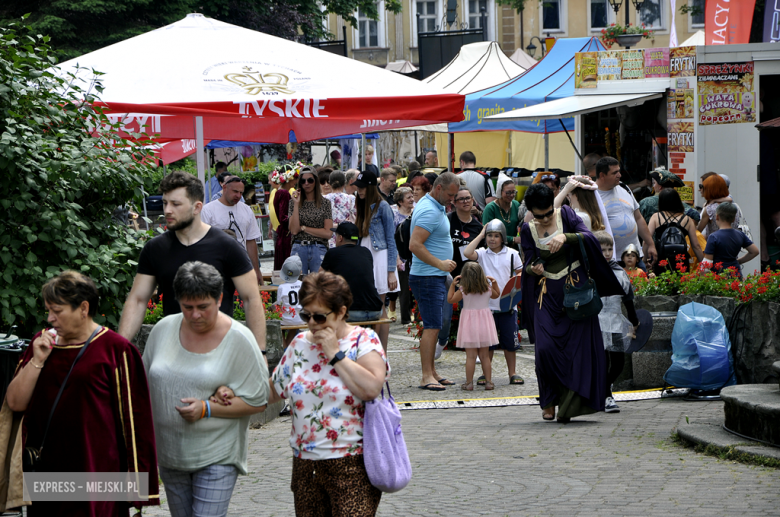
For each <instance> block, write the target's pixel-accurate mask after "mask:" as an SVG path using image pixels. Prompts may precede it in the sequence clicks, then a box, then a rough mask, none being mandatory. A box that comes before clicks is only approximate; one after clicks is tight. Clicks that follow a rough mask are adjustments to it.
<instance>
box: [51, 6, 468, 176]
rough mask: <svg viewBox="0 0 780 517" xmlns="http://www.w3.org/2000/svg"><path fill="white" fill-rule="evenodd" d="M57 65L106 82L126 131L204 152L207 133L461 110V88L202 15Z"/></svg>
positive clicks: (352, 125)
mask: <svg viewBox="0 0 780 517" xmlns="http://www.w3.org/2000/svg"><path fill="white" fill-rule="evenodd" d="M163 52H164V53H165V54H166V55H174V56H177V57H176V59H168V60H165V61H164V68H163V69H162V72H161V71H160V70H158V69H155V67H153V66H150V65H149V63H148V60H149V59H153V56H158V55H161V54H162V53H163ZM127 56H144V59H139V60H135V61H133V60H128V59H127ZM77 67H78V68H77ZM52 70H53V71H54V72H55V73H58V74H61V75H63V76H64V75H67V74H69V73H73V74H75V76H76V77H77V78H79V79H82V80H84V81H85V83H86V86H85V87H86V88H89V87H92V86H94V85H95V84H97V83H98V82H99V83H100V85H101V86H102V88H103V90H102V93H101V101H102V104H104V105H105V106H106V107H107V109H108V111H109V112H111V113H113V114H114V115H113V116H114V117H115V118H117V119H119V120H121V121H122V125H123V129H124V130H125V131H126V132H127V133H130V132H139V133H146V134H148V135H158V138H160V139H161V141H165V140H177V139H195V140H196V146H197V148H198V149H202V148H203V141H204V140H235V141H256V142H270V143H288V142H304V141H311V140H317V139H320V138H325V137H332V136H336V135H345V134H353V133H363V132H366V131H375V130H377V129H380V128H381V129H386V128H402V127H407V126H415V125H420V124H429V123H438V122H452V121H456V120H460V119H461V118H462V117H463V113H462V109H463V100H464V98H463V96H462V95H459V94H453V93H445V92H442V91H441V90H439V89H437V88H435V87H432V86H430V85H427V84H424V83H420V82H419V81H416V80H414V79H410V78H408V77H404V76H403V75H401V74H396V73H393V72H390V71H386V70H383V69H380V68H377V67H374V66H371V65H367V64H364V63H361V62H359V61H355V60H352V59H347V58H344V57H341V56H337V55H335V54H332V53H329V52H326V51H322V50H318V49H316V48H312V47H309V46H306V45H302V44H299V43H295V42H292V41H288V40H284V39H281V38H276V37H274V36H270V35H268V34H263V33H260V32H256V31H252V30H249V29H244V28H241V27H237V26H235V25H230V24H227V23H223V22H219V21H217V20H213V19H209V18H206V17H205V16H203V15H200V14H190V15H188V16H187V17H186V18H184V19H183V20H180V21H178V22H176V23H173V24H171V25H168V26H165V27H162V28H160V29H157V30H154V31H151V32H148V33H146V34H142V35H140V36H136V37H134V38H130V39H127V40H124V41H121V42H119V43H116V44H114V45H111V46H108V47H105V48H103V49H100V50H97V51H94V52H91V53H89V54H85V55H83V56H80V57H79V58H78V59H73V60H71V61H67V62H65V63H62V64H60V65H59V66H58V67H56V68H54V69H52ZM93 70H96V71H99V72H100V73H101V74H100V75H99V76H98V75H95V74H94V73H93ZM338 77H349V78H351V79H353V80H344V81H340V80H334V78H338ZM196 157H197V161H198V172H199V176H200V178H201V180H204V179H205V167H204V160H203V153H197V154H196Z"/></svg>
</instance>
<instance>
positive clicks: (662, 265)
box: [658, 259, 669, 267]
mask: <svg viewBox="0 0 780 517" xmlns="http://www.w3.org/2000/svg"><path fill="white" fill-rule="evenodd" d="M658 265H659V266H661V267H666V266H668V265H669V261H668V260H666V259H664V260H662V261H661V262H659V263H658Z"/></svg>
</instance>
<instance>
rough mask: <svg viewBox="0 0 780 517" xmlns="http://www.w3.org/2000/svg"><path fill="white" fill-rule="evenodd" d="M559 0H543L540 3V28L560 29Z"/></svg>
mask: <svg viewBox="0 0 780 517" xmlns="http://www.w3.org/2000/svg"><path fill="white" fill-rule="evenodd" d="M562 25H563V24H562V23H561V0H544V2H543V3H542V29H544V30H560V29H561V27H562Z"/></svg>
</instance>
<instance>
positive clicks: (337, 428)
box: [269, 272, 390, 517]
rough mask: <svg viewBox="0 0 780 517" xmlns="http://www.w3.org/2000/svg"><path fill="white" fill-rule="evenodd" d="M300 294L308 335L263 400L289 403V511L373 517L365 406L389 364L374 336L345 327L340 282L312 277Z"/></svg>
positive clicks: (375, 492)
mask: <svg viewBox="0 0 780 517" xmlns="http://www.w3.org/2000/svg"><path fill="white" fill-rule="evenodd" d="M299 295H300V300H301V304H302V306H303V310H302V311H301V312H300V315H301V317H302V318H303V320H304V321H306V322H307V323H308V326H309V330H308V332H301V333H300V334H298V335H297V336H296V337H295V339H293V341H292V343H290V346H289V347H287V350H286V352H285V354H284V356H283V357H282V360H281V361H280V362H279V365H278V366H277V367H276V369H275V370H274V373H273V376H272V377H271V381H270V382H271V399H270V400H269V403H273V402H276V401H278V400H281V398H285V399H287V402H288V403H289V404H290V409H291V413H292V433H291V435H290V446H291V447H292V450H293V472H292V483H291V489H292V491H293V494H294V496H295V514H296V515H297V516H298V517H302V516H314V515H332V516H334V517H337V516H349V517H359V516H371V515H375V514H376V510H377V508H378V507H379V500H380V498H381V496H382V492H381V491H380V490H379V489H377V488H376V487H374V486H373V485H371V483H370V481H369V480H368V475H367V474H366V467H365V464H364V463H363V415H364V411H365V404H364V401H366V400H373V399H375V398H376V397H377V396H378V395H379V392H380V390H381V389H382V385H383V384H384V382H385V379H386V377H387V376H388V375H390V366H389V365H388V363H387V358H386V357H385V353H384V350H383V349H382V344H381V343H380V341H379V337H378V336H377V335H376V333H375V332H374V331H373V330H370V329H364V328H361V327H356V326H352V325H350V324H348V323H347V322H346V318H347V308H348V307H349V306H350V305H351V304H352V293H351V292H350V290H349V285H348V284H347V282H346V280H344V278H342V277H340V276H338V275H334V274H332V273H328V272H322V273H311V274H309V275H307V276H306V277H304V279H303V285H302V287H301V289H300V291H299ZM328 508H329V509H330V510H329V511H328V510H327V509H328Z"/></svg>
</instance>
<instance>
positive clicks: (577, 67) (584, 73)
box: [574, 52, 599, 88]
mask: <svg viewBox="0 0 780 517" xmlns="http://www.w3.org/2000/svg"><path fill="white" fill-rule="evenodd" d="M598 55H599V53H598V52H577V53H576V54H574V87H575V88H595V87H596V83H597V82H598V77H599V76H598V72H599V71H598V68H599V57H598Z"/></svg>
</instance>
